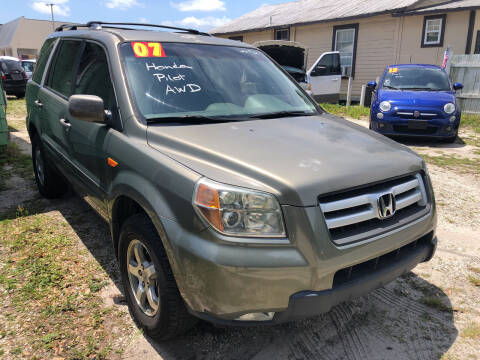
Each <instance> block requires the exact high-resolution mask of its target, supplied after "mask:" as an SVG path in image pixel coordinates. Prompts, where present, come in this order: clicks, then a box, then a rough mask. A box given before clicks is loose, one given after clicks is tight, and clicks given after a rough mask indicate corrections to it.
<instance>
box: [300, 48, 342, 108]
mask: <svg viewBox="0 0 480 360" xmlns="http://www.w3.org/2000/svg"><path fill="white" fill-rule="evenodd" d="M307 81H308V82H309V83H310V84H311V86H312V94H313V97H314V98H315V100H317V101H322V102H336V101H338V97H339V94H340V85H341V82H342V70H341V67H340V53H339V52H338V51H332V52H326V53H323V54H322V55H321V56H320V57H319V58H318V60H317V61H316V62H315V63H314V64H313V66H312V67H311V69H310V70H308V71H307Z"/></svg>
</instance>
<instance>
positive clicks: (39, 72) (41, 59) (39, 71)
mask: <svg viewBox="0 0 480 360" xmlns="http://www.w3.org/2000/svg"><path fill="white" fill-rule="evenodd" d="M55 40H56V39H47V40H45V42H44V43H43V46H42V48H41V49H40V54H39V56H38V61H37V63H36V65H35V69H34V72H33V76H32V80H33V81H35V82H36V83H37V84H40V83H41V82H42V77H43V71H44V70H45V66H46V65H47V61H48V57H49V56H50V53H51V52H52V49H53V45H54V44H55Z"/></svg>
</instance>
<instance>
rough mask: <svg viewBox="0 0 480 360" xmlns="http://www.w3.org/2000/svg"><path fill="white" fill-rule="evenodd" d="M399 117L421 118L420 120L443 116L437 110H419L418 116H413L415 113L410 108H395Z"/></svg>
mask: <svg viewBox="0 0 480 360" xmlns="http://www.w3.org/2000/svg"><path fill="white" fill-rule="evenodd" d="M395 114H396V115H397V116H398V117H399V118H401V119H419V120H420V119H421V120H431V119H436V118H439V117H443V115H442V114H440V113H439V112H438V111H430V110H428V111H420V112H419V114H418V115H419V116H418V117H415V114H414V112H413V111H412V110H397V112H396V113H395Z"/></svg>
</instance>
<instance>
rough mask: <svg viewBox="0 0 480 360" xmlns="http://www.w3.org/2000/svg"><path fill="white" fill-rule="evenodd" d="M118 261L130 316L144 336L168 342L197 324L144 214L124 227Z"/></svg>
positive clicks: (159, 241) (127, 221) (154, 231)
mask: <svg viewBox="0 0 480 360" xmlns="http://www.w3.org/2000/svg"><path fill="white" fill-rule="evenodd" d="M135 249H137V250H136V251H135ZM138 254H141V255H140V257H137V255H138ZM118 258H119V262H120V273H121V276H122V282H123V287H124V293H125V298H126V300H127V303H128V308H129V310H130V314H131V315H132V317H133V318H134V320H135V321H136V322H137V325H138V326H139V327H140V328H141V329H143V331H144V332H145V333H146V334H148V335H149V336H151V337H154V338H157V339H160V340H165V339H170V338H173V337H175V336H178V335H180V334H182V333H184V332H185V331H186V330H188V329H189V328H190V327H192V326H193V325H194V324H195V323H196V321H197V320H196V318H194V317H193V316H192V315H190V313H189V312H188V310H187V307H186V305H185V303H184V301H183V299H182V297H181V295H180V292H179V290H178V287H177V284H176V282H175V278H174V276H173V273H172V269H171V267H170V263H169V261H168V258H167V254H166V253H165V250H164V248H163V245H162V240H161V239H160V236H159V235H158V232H157V230H156V229H155V227H154V226H153V224H152V222H151V220H150V219H149V218H148V217H147V216H146V215H145V214H136V215H133V216H132V217H130V218H129V219H127V220H126V221H125V223H124V224H123V226H122V229H121V231H120V239H119V246H118ZM138 260H140V261H138ZM140 263H143V266H142V265H140ZM152 265H153V267H154V270H151V269H152V268H151V266H152ZM129 269H130V270H129ZM151 274H155V276H152V275H151ZM139 288H141V290H139ZM135 293H137V294H140V295H135ZM139 299H143V301H142V300H139ZM155 299H157V302H156V303H155ZM155 305H156V309H155Z"/></svg>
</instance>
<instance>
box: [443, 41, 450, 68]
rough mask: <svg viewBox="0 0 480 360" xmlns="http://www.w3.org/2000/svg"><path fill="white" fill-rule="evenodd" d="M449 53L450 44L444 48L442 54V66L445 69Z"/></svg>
mask: <svg viewBox="0 0 480 360" xmlns="http://www.w3.org/2000/svg"><path fill="white" fill-rule="evenodd" d="M449 54H450V46H449V47H447V49H446V50H445V54H444V55H443V63H442V68H443V69H445V68H446V67H447V63H448V55H449Z"/></svg>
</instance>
